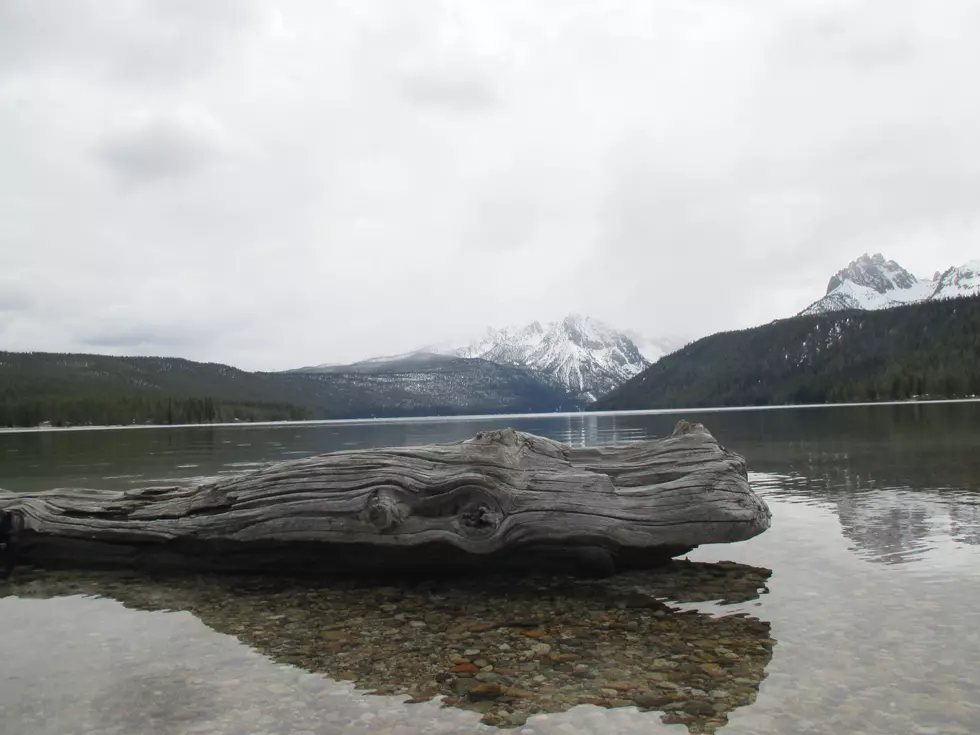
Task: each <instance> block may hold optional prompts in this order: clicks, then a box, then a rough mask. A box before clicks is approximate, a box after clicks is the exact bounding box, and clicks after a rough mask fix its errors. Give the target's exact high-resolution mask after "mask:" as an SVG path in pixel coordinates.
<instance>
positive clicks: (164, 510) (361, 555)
mask: <svg viewBox="0 0 980 735" xmlns="http://www.w3.org/2000/svg"><path fill="white" fill-rule="evenodd" d="M769 519H770V514H769V509H768V508H767V507H766V505H765V503H764V502H763V501H762V500H761V499H760V498H759V497H757V496H756V495H755V494H754V493H753V492H752V490H751V489H750V487H749V484H748V480H747V475H746V467H745V460H744V459H743V458H742V457H741V456H739V455H737V454H735V453H733V452H730V451H728V450H726V449H725V448H724V447H722V446H720V445H719V444H718V442H717V441H716V440H715V439H714V437H712V436H711V434H710V433H709V432H708V431H707V430H705V429H704V427H702V426H701V425H700V424H690V423H688V422H686V421H682V422H680V423H679V424H678V427H677V429H676V430H675V432H674V434H673V435H672V436H671V437H669V438H666V439H659V440H655V441H648V442H642V443H637V444H630V445H626V446H621V447H611V448H585V449H577V448H571V447H568V446H566V445H563V444H560V443H558V442H555V441H552V440H550V439H545V438H542V437H539V436H534V435H531V434H525V433H521V432H517V431H514V430H512V429H503V430H499V431H488V432H483V433H480V434H477V435H476V436H475V437H474V438H472V439H468V440H466V441H462V442H456V443H452V444H437V445H430V446H421V447H403V448H388V449H366V450H355V451H343V452H335V453H331V454H325V455H321V456H318V457H312V458H309V459H303V460H298V461H291V462H284V463H280V464H276V465H273V466H271V467H268V468H265V469H261V470H258V471H256V472H253V473H250V474H247V475H242V476H237V477H234V478H230V479H222V480H218V481H215V482H209V483H206V484H202V485H199V486H197V487H191V488H181V487H155V488H144V489H138V490H132V491H126V492H114V491H104V490H78V489H72V490H52V491H48V492H44V493H38V494H34V495H24V496H12V495H5V496H0V544H2V545H3V550H2V552H0V553H3V554H4V555H5V556H6V557H7V563H8V564H9V563H11V561H12V562H13V563H18V564H19V563H30V564H36V565H39V566H49V567H51V566H75V567H106V566H108V567H128V568H134V569H191V570H212V571H236V572H241V571H248V572H280V573H297V572H300V573H303V572H307V573H327V574H329V573H344V572H364V571H375V572H392V573H396V574H403V573H406V572H409V571H418V572H420V573H423V574H425V573H428V572H431V571H434V570H436V569H437V568H440V569H445V568H464V569H472V568H473V567H490V568H501V567H504V568H527V569H540V568H552V567H557V568H561V569H564V570H566V571H577V572H581V573H590V574H608V573H613V572H615V571H617V570H623V569H629V568H637V567H649V566H656V565H658V564H661V563H664V562H666V561H667V560H669V559H670V558H671V557H674V556H677V555H680V554H684V553H687V552H688V551H690V550H691V549H693V548H694V547H696V546H698V545H700V544H710V543H724V542H730V541H741V540H743V539H748V538H751V537H753V536H755V535H757V534H759V533H761V532H763V531H764V530H765V529H766V528H768V527H769Z"/></svg>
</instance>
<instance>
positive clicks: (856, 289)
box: [800, 253, 980, 314]
mask: <svg viewBox="0 0 980 735" xmlns="http://www.w3.org/2000/svg"><path fill="white" fill-rule="evenodd" d="M976 293H980V261H975V260H974V261H970V262H969V263H966V264H964V265H962V266H959V267H954V268H949V269H947V270H946V271H943V272H942V273H939V272H938V271H937V272H936V274H935V275H934V276H933V278H932V280H931V281H926V280H919V279H918V278H916V277H915V276H914V275H912V274H911V273H910V272H909V271H907V270H906V269H905V268H903V267H902V266H900V265H899V264H898V263H896V262H895V261H894V260H886V259H885V256H883V255H882V254H881V253H875V254H874V255H868V254H867V253H864V254H863V255H862V256H861V257H859V258H858V259H857V260H853V261H851V262H850V263H849V264H848V266H847V268H844V269H842V270H839V271H837V273H835V274H834V275H833V276H832V277H831V279H830V281H829V282H828V284H827V292H826V294H825V295H824V297H823V298H822V299H820V300H819V301H816V302H815V303H813V304H811V305H810V306H809V307H807V308H806V309H804V310H803V311H802V312H800V313H801V314H824V313H827V312H830V311H841V310H844V309H864V310H868V309H872V310H874V309H887V308H890V307H892V306H899V305H901V304H912V303H918V302H920V301H926V300H928V299H941V298H950V297H952V296H961V295H971V294H976Z"/></svg>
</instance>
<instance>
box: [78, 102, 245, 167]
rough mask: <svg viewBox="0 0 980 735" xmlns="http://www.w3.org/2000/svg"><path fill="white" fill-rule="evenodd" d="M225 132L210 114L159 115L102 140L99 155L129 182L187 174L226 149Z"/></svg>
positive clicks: (208, 162) (98, 150)
mask: <svg viewBox="0 0 980 735" xmlns="http://www.w3.org/2000/svg"><path fill="white" fill-rule="evenodd" d="M225 148H226V146H225V144H224V141H223V140H222V133H221V130H220V128H219V127H218V126H217V124H216V123H215V122H214V121H213V120H210V119H209V118H208V117H207V116H201V115H198V116H194V115H184V116H180V115H158V116H153V117H148V118H144V119H142V120H139V121H137V122H136V123H135V124H131V125H130V126H129V127H128V128H127V129H124V130H122V131H120V132H118V133H116V134H115V135H113V136H111V137H109V138H107V139H106V140H104V141H102V142H101V143H100V144H99V145H98V147H97V149H96V152H97V155H98V157H99V159H100V160H101V161H102V162H103V163H105V164H106V165H107V166H108V167H109V168H110V169H112V170H113V171H114V172H116V173H117V174H119V175H120V176H121V177H123V178H124V179H125V180H127V181H129V182H140V181H152V180H155V179H162V178H169V177H171V176H183V175H187V174H192V173H194V172H195V171H197V170H199V169H201V168H203V167H206V166H208V165H209V164H211V163H213V162H214V161H215V160H216V159H218V158H219V157H220V156H221V155H222V154H223V153H224V152H225Z"/></svg>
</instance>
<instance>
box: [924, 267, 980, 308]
mask: <svg viewBox="0 0 980 735" xmlns="http://www.w3.org/2000/svg"><path fill="white" fill-rule="evenodd" d="M937 275H938V278H936V290H935V291H934V292H933V294H932V296H931V297H930V298H933V299H953V298H956V297H957V296H976V295H977V294H980V260H971V261H970V262H969V263H964V264H963V265H961V266H959V267H958V268H949V269H948V270H946V271H945V272H944V273H942V274H937Z"/></svg>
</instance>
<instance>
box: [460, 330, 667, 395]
mask: <svg viewBox="0 0 980 735" xmlns="http://www.w3.org/2000/svg"><path fill="white" fill-rule="evenodd" d="M665 351H666V350H664V352H665ZM664 352H661V353H660V354H659V355H656V350H655V349H654V350H651V354H655V355H656V356H657V357H658V358H659V357H660V356H662V355H663V354H664ZM453 354H455V355H459V356H461V357H480V358H483V359H484V360H490V361H492V362H497V363H501V364H504V365H519V366H522V367H528V368H531V369H533V370H539V371H541V372H543V373H546V374H548V375H551V376H553V377H554V378H556V379H557V380H558V381H559V382H560V383H561V384H562V385H563V386H565V387H566V388H567V389H568V390H569V391H571V392H572V393H573V394H575V395H576V396H578V397H580V398H582V399H584V400H586V401H594V400H595V399H596V398H598V397H599V396H601V395H602V394H604V393H607V392H608V391H610V390H612V389H613V388H615V387H616V386H618V385H620V384H621V383H624V382H625V381H627V380H629V379H630V378H632V377H633V376H634V375H636V374H637V373H639V372H641V371H642V370H644V369H645V368H646V367H647V366H648V365H649V364H650V361H649V360H647V358H645V357H644V356H643V354H642V353H641V352H640V349H639V347H638V346H637V345H636V343H635V342H634V341H633V340H632V339H630V337H629V336H628V335H626V334H625V333H623V332H619V331H617V330H615V329H612V328H611V327H609V326H607V325H606V324H604V323H602V322H601V321H599V320H598V319H593V318H591V317H587V316H580V315H578V314H570V315H569V316H566V317H565V318H564V319H562V320H561V321H557V322H552V323H550V324H547V325H544V326H542V324H541V323H540V322H531V323H530V324H528V325H526V326H523V327H508V328H505V329H498V330H493V329H490V330H488V331H487V333H486V334H485V335H483V336H482V337H481V338H479V339H477V340H475V341H474V342H472V343H470V344H468V345H465V346H463V347H460V348H458V349H456V350H454V351H453Z"/></svg>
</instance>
